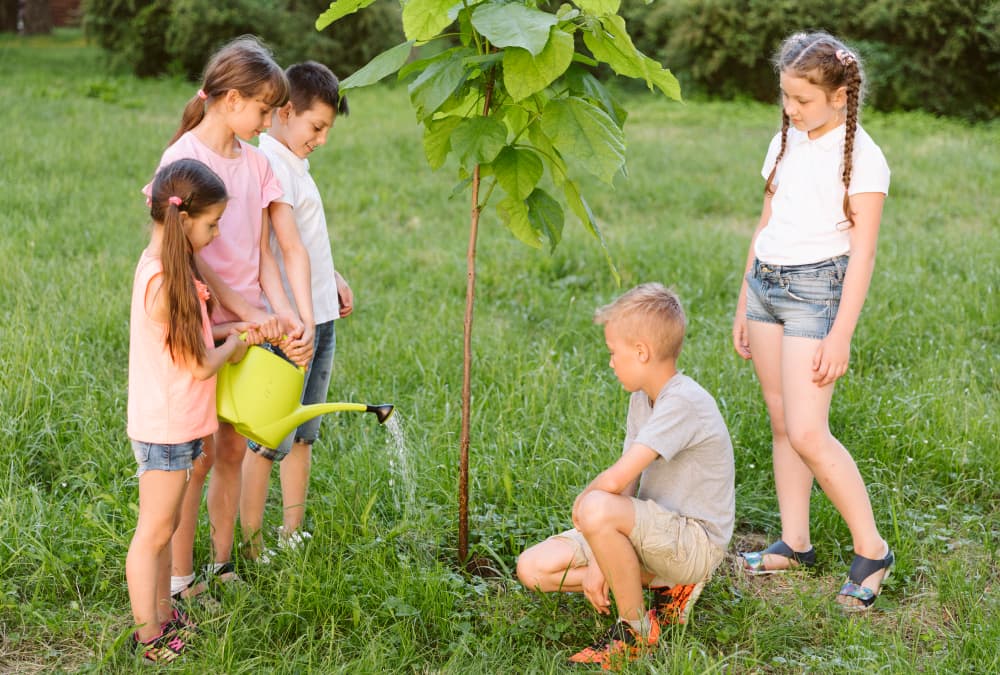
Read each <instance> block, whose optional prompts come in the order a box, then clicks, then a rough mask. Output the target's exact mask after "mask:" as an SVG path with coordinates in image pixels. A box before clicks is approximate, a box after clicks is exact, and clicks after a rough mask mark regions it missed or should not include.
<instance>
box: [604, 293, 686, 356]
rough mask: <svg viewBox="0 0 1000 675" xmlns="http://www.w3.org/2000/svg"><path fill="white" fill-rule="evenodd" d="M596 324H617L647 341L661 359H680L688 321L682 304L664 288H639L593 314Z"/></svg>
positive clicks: (634, 335)
mask: <svg viewBox="0 0 1000 675" xmlns="http://www.w3.org/2000/svg"><path fill="white" fill-rule="evenodd" d="M594 323H596V324H597V325H599V326H603V325H606V324H610V323H615V324H617V325H618V326H620V327H621V328H622V330H623V331H624V333H625V334H626V335H628V336H630V337H635V338H640V339H643V340H648V341H649V342H650V347H651V348H652V349H653V352H654V356H655V357H656V358H658V359H661V360H662V359H675V360H676V359H677V357H678V356H680V353H681V347H682V346H683V344H684V331H685V329H686V328H687V319H686V318H685V316H684V308H683V307H682V306H681V301H680V299H679V298H678V297H677V294H676V293H674V292H673V291H672V290H670V289H669V288H666V287H665V286H664V285H663V284H659V283H655V282H651V283H645V284H640V285H639V286H636V287H635V288H633V289H632V290H630V291H628V292H626V293H625V294H623V295H621V296H619V297H618V298H617V299H615V300H614V301H612V302H611V303H609V304H607V305H604V306H603V307H600V308H598V309H597V311H595V312H594Z"/></svg>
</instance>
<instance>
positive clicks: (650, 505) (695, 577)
mask: <svg viewBox="0 0 1000 675" xmlns="http://www.w3.org/2000/svg"><path fill="white" fill-rule="evenodd" d="M632 506H633V507H634V508H635V525H634V526H633V527H632V532H631V533H630V534H629V536H628V538H629V541H631V542H632V548H634V549H635V552H636V555H637V556H638V557H639V564H640V565H642V567H643V568H644V569H645V570H646V571H647V572H650V573H651V574H653V575H654V576H655V577H656V578H655V579H654V580H653V581H652V583H651V584H650V585H651V586H676V585H677V584H695V583H698V582H699V581H708V578H709V577H710V576H711V575H712V572H713V571H714V570H715V568H716V567H718V566H719V563H721V562H722V558H723V556H724V555H725V551H724V550H723V549H721V548H720V547H718V546H716V545H715V544H713V543H712V542H711V541H709V539H708V534H706V533H705V528H704V527H703V526H702V524H701V523H700V522H698V521H697V520H694V519H693V518H685V517H684V516H682V515H679V514H677V513H674V512H673V511H667V510H666V509H664V508H663V507H662V506H660V505H659V504H657V503H656V502H654V501H653V500H651V499H647V500H639V499H635V498H632ZM555 538H562V539H568V540H570V541H571V542H573V543H574V544H576V553H575V554H574V555H573V563H572V564H573V567H583V566H585V565H587V564H589V563H590V561H591V560H593V559H594V554H593V551H591V549H590V544H588V543H587V540H586V539H585V538H584V536H583V535H582V534H581V533H580V531H579V530H576V529H572V530H566V531H565V532H561V533H559V534H557V535H554V536H553V539H555Z"/></svg>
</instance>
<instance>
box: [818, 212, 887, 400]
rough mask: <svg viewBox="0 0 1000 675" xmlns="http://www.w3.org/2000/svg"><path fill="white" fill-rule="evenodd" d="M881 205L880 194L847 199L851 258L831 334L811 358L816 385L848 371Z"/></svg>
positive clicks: (872, 262) (872, 266) (871, 268)
mask: <svg viewBox="0 0 1000 675" xmlns="http://www.w3.org/2000/svg"><path fill="white" fill-rule="evenodd" d="M884 204H885V195H884V194H882V193H881V192H862V193H860V194H856V195H851V197H850V207H851V212H852V213H853V214H854V226H853V227H851V229H850V230H848V232H849V234H850V236H851V256H850V258H849V260H848V263H847V273H846V274H845V275H844V287H843V290H842V291H841V295H840V307H839V308H838V309H837V318H836V319H834V322H833V327H832V328H831V329H830V334H829V335H827V336H826V337H825V338H824V339H823V340H822V341H820V343H819V347H818V348H817V349H816V354H815V355H814V356H813V364H812V366H813V382H815V383H816V386H819V387H825V386H826V385H828V384H832V383H833V382H836V381H837V379H838V378H839V377H840V376H842V375H843V374H844V373H846V372H847V364H848V362H849V361H850V358H851V338H852V337H853V336H854V329H855V327H857V325H858V318H859V317H860V316H861V308H862V307H863V306H864V304H865V298H866V297H867V296H868V287H869V285H871V280H872V272H873V271H874V269H875V248H876V245H877V243H878V230H879V225H880V223H881V222H882V206H883V205H884Z"/></svg>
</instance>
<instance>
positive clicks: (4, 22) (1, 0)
mask: <svg viewBox="0 0 1000 675" xmlns="http://www.w3.org/2000/svg"><path fill="white" fill-rule="evenodd" d="M16 32H17V0H0V33H16Z"/></svg>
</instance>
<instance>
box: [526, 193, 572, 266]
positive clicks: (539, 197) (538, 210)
mask: <svg viewBox="0 0 1000 675" xmlns="http://www.w3.org/2000/svg"><path fill="white" fill-rule="evenodd" d="M525 203H526V204H527V205H528V220H529V221H530V222H531V226H532V228H533V229H534V230H536V231H538V232H541V233H542V236H543V237H544V238H545V239H547V240H548V242H549V250H550V251H551V250H554V249H555V247H556V245H558V244H559V241H560V240H561V239H562V231H563V223H564V222H565V220H566V218H565V216H564V215H563V210H562V207H561V206H559V202H557V201H556V200H555V199H554V198H553V197H552V195H550V194H549V193H548V192H546V191H545V190H542V189H540V188H535V190H533V191H532V193H531V194H530V195H528V198H527V199H526V200H525Z"/></svg>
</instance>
